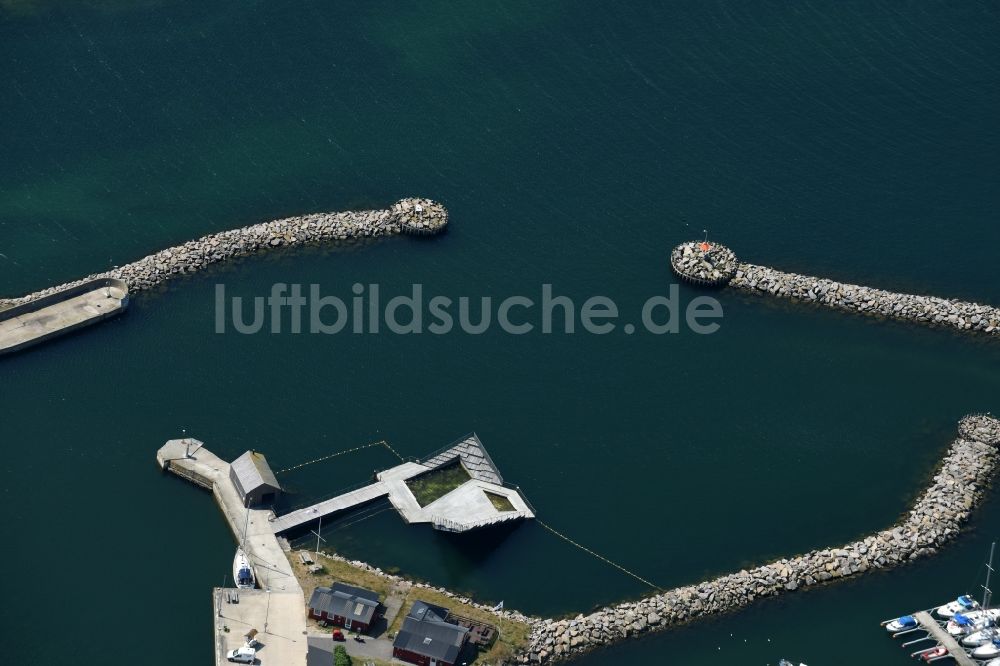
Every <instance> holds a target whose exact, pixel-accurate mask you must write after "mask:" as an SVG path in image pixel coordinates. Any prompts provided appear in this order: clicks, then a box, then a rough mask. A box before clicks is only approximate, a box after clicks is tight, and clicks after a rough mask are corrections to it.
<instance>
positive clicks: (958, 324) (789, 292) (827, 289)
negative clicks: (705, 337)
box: [729, 264, 1000, 335]
mask: <svg viewBox="0 0 1000 666" xmlns="http://www.w3.org/2000/svg"><path fill="white" fill-rule="evenodd" d="M729 285H730V286H732V287H736V288H737V289H744V290H746V291H751V292H755V293H759V294H770V295H772V296H778V297H779V298H791V299H795V300H800V301H807V302H811V303H819V304H821V305H826V306H829V307H833V308H839V309H841V310H851V311H853V312H859V313H861V314H866V315H874V316H882V317H890V318H892V319H901V320H903V321H909V322H914V323H918V324H929V325H937V326H943V327H947V328H955V329H958V330H960V331H978V332H982V333H987V334H990V335H1000V308H995V307H993V306H990V305H980V304H978V303H969V302H966V301H960V300H956V299H947V298H939V297H937V296H917V295H914V294H897V293H894V292H891V291H886V290H884V289H874V288H872V287H862V286H859V285H856V284H847V283H844V282H836V281H834V280H829V279H826V278H817V277H811V276H808V275H797V274H795V273H785V272H782V271H777V270H774V269H773V268H768V267H767V266H755V265H753V264H740V265H739V266H738V267H737V269H736V272H735V273H734V274H733V278H732V279H731V280H730V282H729Z"/></svg>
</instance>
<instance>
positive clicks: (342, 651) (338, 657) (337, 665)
mask: <svg viewBox="0 0 1000 666" xmlns="http://www.w3.org/2000/svg"><path fill="white" fill-rule="evenodd" d="M351 663H352V662H351V655H349V654H347V648H345V647H344V646H343V645H338V646H337V647H335V648H333V665H334V666H351Z"/></svg>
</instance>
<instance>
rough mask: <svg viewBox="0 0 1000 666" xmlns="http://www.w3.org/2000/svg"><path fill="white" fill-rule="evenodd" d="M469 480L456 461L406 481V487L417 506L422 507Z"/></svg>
mask: <svg viewBox="0 0 1000 666" xmlns="http://www.w3.org/2000/svg"><path fill="white" fill-rule="evenodd" d="M470 478H472V477H470V476H469V473H468V472H466V471H465V468H464V467H462V463H461V462H459V461H458V460H456V461H455V462H453V463H449V464H447V465H445V466H444V467H439V468H438V469H436V470H434V471H431V472H427V473H426V474H421V475H420V476H417V477H414V478H412V479H408V480H407V482H406V485H407V486H408V487H409V489H410V492H411V493H413V496H414V497H415V498H416V499H417V504H419V505H420V506H422V507H423V506H427V505H428V504H430V503H431V502H433V501H434V500H436V499H438V498H440V497H444V496H445V495H447V494H448V493H450V492H451V491H453V490H454V489H455V488H458V487H459V486H460V485H462V484H463V483H465V482H466V481H468V480H469V479H470Z"/></svg>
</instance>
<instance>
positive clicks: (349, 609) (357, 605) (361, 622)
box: [309, 583, 382, 633]
mask: <svg viewBox="0 0 1000 666" xmlns="http://www.w3.org/2000/svg"><path fill="white" fill-rule="evenodd" d="M381 611H382V607H381V605H380V604H379V601H378V592H373V591H371V590H366V589H365V588H363V587H354V586H353V585H345V584H344V583H334V584H333V587H317V588H316V589H315V590H313V593H312V597H311V598H310V599H309V617H311V618H313V619H314V620H319V621H321V622H329V623H330V624H332V625H335V626H338V627H344V628H345V629H353V630H354V631H358V632H361V633H367V632H368V630H369V629H370V628H371V625H372V624H373V623H374V622H375V620H376V619H378V618H379V617H380V616H381V614H382V612H381Z"/></svg>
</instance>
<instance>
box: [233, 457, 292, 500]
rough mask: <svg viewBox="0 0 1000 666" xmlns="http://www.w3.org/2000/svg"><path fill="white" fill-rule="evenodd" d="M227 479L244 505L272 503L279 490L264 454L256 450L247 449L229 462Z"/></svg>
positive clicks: (279, 486) (276, 480) (279, 487)
mask: <svg viewBox="0 0 1000 666" xmlns="http://www.w3.org/2000/svg"><path fill="white" fill-rule="evenodd" d="M229 479H230V480H231V481H232V482H233V485H234V486H235V487H236V492H237V493H239V495H240V499H241V500H242V501H243V506H246V507H251V506H259V505H261V504H264V505H267V504H273V503H274V501H275V500H276V499H277V498H278V494H279V493H280V492H281V485H280V484H279V483H278V479H277V478H275V476H274V472H272V471H271V467H270V465H268V464H267V459H266V458H265V457H264V454H263V453H258V452H256V451H247V452H246V453H244V454H243V455H241V456H240V457H239V458H237V459H236V460H234V461H233V462H232V463H230V465H229Z"/></svg>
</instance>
